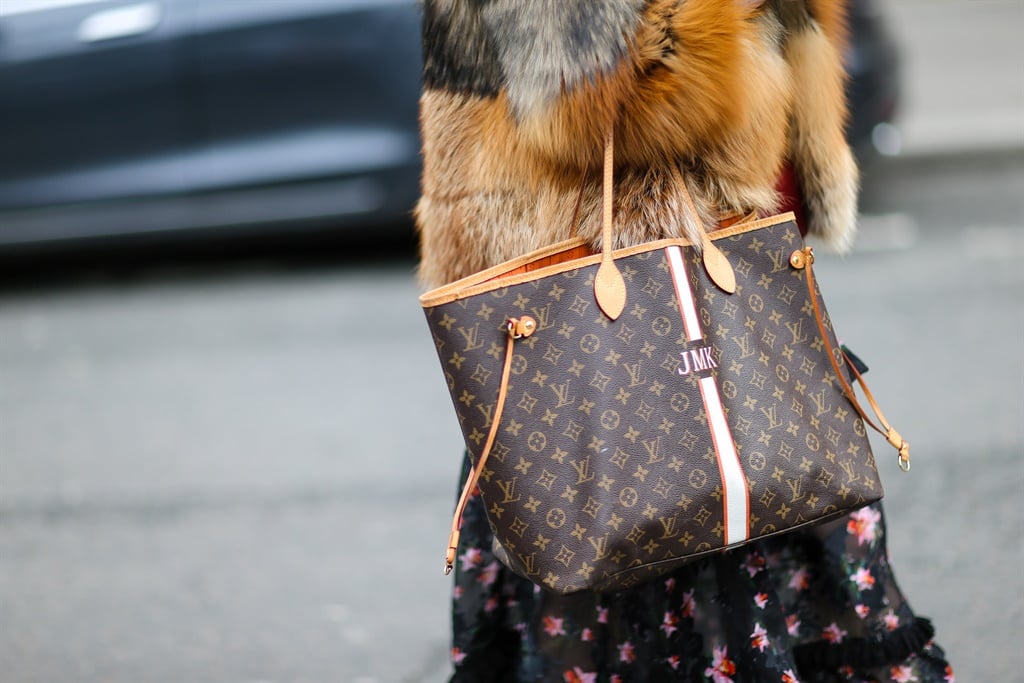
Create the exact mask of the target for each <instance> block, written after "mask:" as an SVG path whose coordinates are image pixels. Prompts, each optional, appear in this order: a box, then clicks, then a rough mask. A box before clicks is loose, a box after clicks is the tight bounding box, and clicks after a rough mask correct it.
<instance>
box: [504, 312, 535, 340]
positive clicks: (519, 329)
mask: <svg viewBox="0 0 1024 683" xmlns="http://www.w3.org/2000/svg"><path fill="white" fill-rule="evenodd" d="M505 328H506V329H507V330H508V334H509V336H510V337H512V338H513V339H523V338H524V337H529V336H530V335H531V334H533V333H534V332H536V331H537V321H536V320H534V319H533V318H531V317H530V316H528V315H524V316H523V317H522V318H509V319H508V320H506V321H505Z"/></svg>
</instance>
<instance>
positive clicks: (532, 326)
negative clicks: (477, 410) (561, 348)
mask: <svg viewBox="0 0 1024 683" xmlns="http://www.w3.org/2000/svg"><path fill="white" fill-rule="evenodd" d="M536 329H537V321H536V320H534V319H533V318H531V317H530V316H528V315H524V316H523V317H521V318H509V319H508V320H507V321H505V331H506V334H507V341H506V343H505V362H504V364H503V365H502V368H501V383H500V384H499V385H498V399H497V402H496V403H495V404H494V416H493V417H492V418H491V429H490V431H489V432H488V433H487V440H486V441H484V449H483V451H481V453H480V457H479V458H478V459H477V461H476V464H474V465H473V467H472V469H471V470H470V472H469V476H468V477H467V478H466V483H465V484H464V485H463V487H462V494H461V495H460V496H459V502H458V504H457V505H456V506H455V514H454V515H453V516H452V529H451V534H450V535H449V536H448V552H447V553H446V554H445V558H444V573H445V575H446V576H447V575H448V574H451V573H452V568H453V567H454V566H455V555H456V554H457V553H458V549H459V535H460V533H461V529H462V514H463V513H464V512H465V510H466V504H467V503H468V502H469V499H470V497H471V496H472V495H473V491H474V490H476V486H477V484H478V483H479V481H480V475H481V474H482V473H483V471H484V466H485V465H486V464H487V458H488V456H490V454H491V448H492V447H493V446H494V438H495V437H496V436H497V435H498V426H499V424H500V423H501V415H502V413H503V412H504V410H505V399H506V398H507V397H508V378H509V373H510V372H511V370H512V351H513V347H514V346H515V343H516V340H517V339H523V338H525V337H529V336H530V335H531V334H533V333H534V331H535V330H536Z"/></svg>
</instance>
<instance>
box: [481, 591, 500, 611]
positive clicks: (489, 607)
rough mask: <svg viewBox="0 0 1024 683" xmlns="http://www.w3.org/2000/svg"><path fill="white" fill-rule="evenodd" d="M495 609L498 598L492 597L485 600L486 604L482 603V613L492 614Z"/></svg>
mask: <svg viewBox="0 0 1024 683" xmlns="http://www.w3.org/2000/svg"><path fill="white" fill-rule="evenodd" d="M496 609H498V598H497V597H495V596H493V595H492V596H491V597H489V598H487V602H485V603H484V611H485V612H493V611H494V610H496Z"/></svg>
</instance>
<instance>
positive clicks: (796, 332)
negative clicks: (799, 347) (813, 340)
mask: <svg viewBox="0 0 1024 683" xmlns="http://www.w3.org/2000/svg"><path fill="white" fill-rule="evenodd" d="M786 329H787V330H789V333H790V334H791V335H793V344H794V345H796V344H803V343H805V342H806V341H807V335H806V334H804V333H803V329H804V319H803V318H798V319H797V320H796V321H795V322H787V323H786Z"/></svg>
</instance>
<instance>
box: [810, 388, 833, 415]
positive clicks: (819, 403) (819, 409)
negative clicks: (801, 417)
mask: <svg viewBox="0 0 1024 683" xmlns="http://www.w3.org/2000/svg"><path fill="white" fill-rule="evenodd" d="M808 396H809V397H810V399H811V401H812V402H813V403H814V410H815V411H816V416H817V417H820V416H822V415H824V414H825V413H831V412H832V405H831V404H829V405H828V406H826V405H825V390H824V389H822V390H821V391H819V392H818V393H816V394H808Z"/></svg>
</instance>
